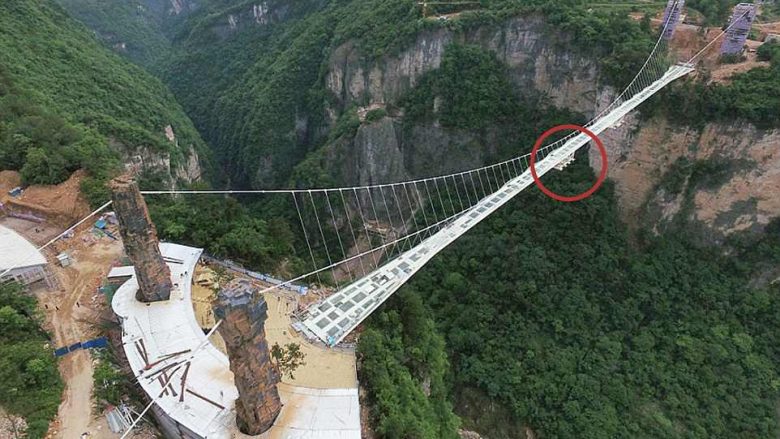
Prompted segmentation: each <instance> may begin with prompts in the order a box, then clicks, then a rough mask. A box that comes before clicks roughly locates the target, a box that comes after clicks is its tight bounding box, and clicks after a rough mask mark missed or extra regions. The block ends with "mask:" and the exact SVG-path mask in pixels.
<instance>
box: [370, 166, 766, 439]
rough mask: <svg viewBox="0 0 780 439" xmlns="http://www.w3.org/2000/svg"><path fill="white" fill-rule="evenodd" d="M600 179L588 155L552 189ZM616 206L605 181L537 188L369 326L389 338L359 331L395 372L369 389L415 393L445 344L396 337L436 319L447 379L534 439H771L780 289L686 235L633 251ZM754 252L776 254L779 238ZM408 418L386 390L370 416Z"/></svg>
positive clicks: (377, 373) (426, 272) (429, 417)
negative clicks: (551, 194)
mask: <svg viewBox="0 0 780 439" xmlns="http://www.w3.org/2000/svg"><path fill="white" fill-rule="evenodd" d="M593 178H594V176H593V174H592V171H591V170H590V169H589V168H587V167H586V165H585V164H583V163H581V162H579V161H578V162H577V163H576V164H575V166H574V168H572V169H570V170H567V172H566V173H563V174H556V176H555V177H553V181H552V182H551V187H552V188H554V190H556V191H559V192H561V193H570V192H571V193H574V192H578V191H581V190H584V189H585V188H586V187H587V186H588V185H589V183H588V182H590V181H592V180H593ZM616 210H617V206H616V204H615V197H614V193H613V191H612V189H611V187H610V185H607V186H606V187H605V188H604V189H603V190H601V191H600V192H599V193H597V194H596V195H595V196H593V197H592V198H590V199H588V200H587V201H584V202H581V203H576V204H570V205H567V204H561V203H556V202H554V201H552V200H550V199H548V198H546V197H545V196H544V195H542V194H541V193H540V192H538V191H528V192H525V193H523V194H521V195H520V196H519V197H518V198H517V199H515V200H513V201H512V202H510V204H509V205H507V206H505V208H504V209H502V210H500V211H499V212H498V213H497V214H496V215H494V216H493V217H491V218H489V219H488V220H486V221H485V223H483V224H481V225H479V226H478V227H477V228H475V229H474V230H472V231H470V232H469V233H468V234H467V235H465V236H464V237H463V238H462V239H461V240H459V241H458V242H456V243H455V244H454V245H453V246H452V247H451V248H449V249H447V250H446V251H445V252H444V253H442V254H441V255H439V256H437V258H436V259H434V260H433V261H432V262H431V263H430V265H429V266H427V267H426V268H424V269H423V270H422V271H421V272H420V273H419V274H417V275H416V276H415V278H414V279H413V280H412V282H411V283H410V284H409V286H407V287H404V289H403V290H402V292H401V293H400V294H399V297H397V298H395V299H392V300H391V302H390V304H389V305H388V306H387V308H388V310H387V311H385V313H382V314H379V315H377V316H375V317H374V318H373V320H372V322H371V324H370V325H369V327H370V328H371V329H370V330H369V331H374V330H379V331H380V332H381V333H382V334H383V335H382V336H379V335H377V334H374V333H373V332H369V334H370V337H366V338H361V341H360V349H361V352H370V353H371V354H372V357H382V358H388V359H393V360H392V361H393V362H394V363H393V366H392V368H391V366H390V365H389V364H386V365H384V366H383V367H382V368H380V369H376V367H377V366H373V363H372V366H371V368H368V369H364V370H363V374H364V378H363V379H364V380H365V381H366V382H368V383H370V386H372V389H373V390H372V394H374V395H387V394H388V393H390V392H391V389H397V391H398V392H412V391H413V388H414V385H413V383H415V382H416V383H417V385H419V383H421V382H423V381H424V378H425V377H426V376H427V374H429V373H431V371H430V370H429V366H427V364H435V363H420V362H419V361H418V360H417V358H418V357H419V356H420V355H422V356H428V355H432V356H435V355H438V354H437V352H438V351H437V350H438V349H439V347H437V346H430V345H429V344H428V343H427V342H425V341H424V340H426V339H431V338H433V339H435V338H436V337H437V336H436V335H431V334H428V335H426V337H420V336H418V337H414V338H404V340H405V343H404V344H402V346H404V349H405V352H406V353H403V352H398V351H397V349H399V348H398V347H395V346H397V343H398V341H396V340H397V338H398V337H399V336H398V335H394V334H395V333H394V332H393V331H403V330H406V329H405V328H406V327H407V326H409V327H412V328H414V327H419V325H427V326H426V327H427V328H430V330H431V331H433V332H435V334H439V336H441V337H443V338H444V341H445V345H446V351H447V353H448V354H449V358H450V362H451V364H452V368H453V371H452V374H451V377H452V381H451V382H450V385H451V386H453V387H454V388H455V389H459V388H463V387H476V388H479V389H481V391H482V392H483V393H484V394H486V395H487V396H488V397H489V398H490V399H491V400H497V401H501V402H502V403H503V404H505V405H506V406H507V407H509V409H510V411H511V412H512V414H513V415H514V416H515V417H516V418H517V419H519V420H522V421H523V422H524V423H526V424H527V425H529V426H531V428H532V429H533V430H534V431H536V432H537V433H538V434H539V437H582V438H613V437H637V438H643V437H647V438H651V437H653V438H657V437H666V438H693V437H725V436H729V437H740V438H773V437H776V435H777V431H778V422H777V416H776V408H777V403H778V388H779V387H778V386H780V368H778V359H780V357H778V355H780V347H779V346H780V345H778V340H777V334H778V333H780V332H779V331H780V319H778V315H777V313H776V309H777V307H778V305H780V304H778V303H777V302H778V299H777V297H778V296H777V293H778V291H777V287H776V286H775V287H772V288H771V289H770V290H764V289H753V288H750V287H748V286H747V285H748V282H747V280H748V279H749V278H750V276H751V274H752V270H753V269H755V268H756V266H755V265H753V264H745V263H743V262H742V261H744V260H746V259H749V260H754V261H755V258H753V257H751V256H749V255H748V253H750V254H753V253H754V252H755V250H754V249H750V250H745V251H746V252H747V253H742V254H740V255H739V256H738V257H724V256H722V255H719V254H718V252H717V251H716V250H713V249H702V248H697V247H695V246H692V245H691V244H690V243H689V242H688V239H687V237H686V236H684V235H668V236H662V237H657V236H647V237H645V238H644V239H643V240H642V242H641V243H640V246H639V247H638V248H637V247H632V245H631V244H630V243H629V241H628V238H627V232H626V229H625V226H624V225H622V224H620V223H619V222H618V220H617V219H616V218H617V212H616ZM778 224H780V222H778ZM755 244H756V243H753V244H751V246H752V245H755ZM757 247H760V248H761V249H762V250H760V252H761V258H764V260H767V259H768V260H773V261H775V263H776V262H777V261H780V240H778V237H777V235H769V237H768V238H766V239H764V240H762V241H761V243H760V244H758V246H757ZM417 301H420V302H423V303H424V304H425V306H424V309H425V310H424V311H423V310H421V309H420V307H421V305H419V304H417V303H415V302H417ZM412 310H414V311H412ZM398 315H400V316H404V317H403V319H404V322H403V323H399V322H395V321H394V319H396V320H397V319H398V317H397V316H398ZM431 319H433V320H434V321H435V323H436V324H435V326H430V324H429V323H427V322H429V321H430V320H431ZM396 327H397V328H399V329H394V328H396ZM374 328H376V329H374ZM402 328H403V329H402ZM433 328H435V330H434V329H433ZM377 338H381V340H382V341H379V340H377ZM386 361H388V360H386ZM388 374H389V375H390V376H391V377H396V378H393V380H389V379H388V378H385V376H387V375H388ZM404 375H409V376H411V377H416V381H412V382H411V383H406V382H404V381H401V378H400V377H402V376H404ZM406 380H408V378H407V379H406ZM409 386H411V389H409V390H401V389H406V388H407V387H409ZM374 387H376V388H374ZM377 397H380V396H377ZM430 403H431V404H437V403H436V399H435V398H431V401H430ZM402 409H403V406H402V405H401V403H400V402H399V401H397V400H396V399H394V398H390V397H389V396H387V397H384V400H383V401H382V403H381V404H377V405H376V406H375V407H374V410H375V411H374V412H372V414H373V415H374V416H375V417H376V419H377V422H378V424H379V425H384V424H393V423H394V422H401V420H402V419H405V417H409V416H413V415H411V414H407V413H405V412H403V411H402ZM413 417H414V422H413V423H412V425H418V424H419V425H425V424H426V423H431V422H438V421H436V420H437V419H442V418H441V414H436V415H433V414H430V413H425V412H420V413H416V414H414V416H413ZM464 422H465V423H466V426H469V425H470V424H472V423H474V422H475V421H472V420H467V419H464ZM499 422H508V420H506V421H499ZM439 425H441V428H444V426H445V425H450V424H449V421H447V423H446V424H445V423H441V424H439ZM483 427H485V426H484V425H483ZM500 427H501V425H491V426H488V428H491V429H495V430H496V431H498V430H499V429H500ZM484 433H485V434H487V435H488V436H489V437H494V436H490V432H488V431H486V432H484ZM515 433H516V432H515ZM518 436H519V434H511V435H509V436H508V437H518ZM383 437H394V436H392V435H383ZM420 437H423V436H420ZM425 437H434V436H425ZM435 437H448V436H446V435H444V434H442V435H440V436H435Z"/></svg>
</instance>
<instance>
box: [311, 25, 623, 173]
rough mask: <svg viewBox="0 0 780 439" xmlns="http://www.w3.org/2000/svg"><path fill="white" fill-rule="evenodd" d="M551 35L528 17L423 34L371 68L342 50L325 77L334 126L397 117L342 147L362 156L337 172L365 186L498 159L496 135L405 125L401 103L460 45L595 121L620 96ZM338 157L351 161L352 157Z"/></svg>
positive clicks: (592, 65) (364, 129) (369, 126)
mask: <svg viewBox="0 0 780 439" xmlns="http://www.w3.org/2000/svg"><path fill="white" fill-rule="evenodd" d="M548 32H549V30H548V29H547V28H546V27H545V24H544V22H543V21H542V20H541V19H540V18H537V17H528V18H515V19H512V20H509V21H507V22H505V23H503V24H501V25H490V26H482V27H476V28H473V29H470V30H466V31H460V30H458V31H454V30H451V29H448V28H438V29H432V30H427V31H423V32H421V33H420V34H419V35H418V36H417V38H416V40H415V41H414V42H413V43H412V44H411V45H409V46H408V47H406V48H405V49H404V50H402V51H400V53H398V54H395V55H389V56H384V57H381V58H379V59H372V60H370V61H367V60H366V59H367V57H366V56H365V55H364V54H363V53H361V51H360V49H359V48H357V47H356V45H355V44H354V43H353V42H347V43H345V44H342V45H341V46H339V47H337V48H336V49H335V50H334V51H333V52H332V54H331V56H330V60H329V63H328V69H327V73H326V75H325V84H326V87H327V89H328V91H329V92H330V93H331V94H332V99H331V102H332V104H331V106H330V107H329V108H328V109H327V111H326V113H327V115H328V117H330V119H331V122H333V123H335V119H336V118H337V117H338V115H341V114H343V112H345V111H347V110H348V109H349V108H352V107H360V108H387V109H389V110H391V111H389V116H387V117H386V118H384V120H381V121H374V122H370V123H364V124H363V125H362V126H361V127H360V128H359V129H358V130H357V134H356V136H355V137H354V139H353V140H352V142H350V143H349V144H347V145H344V144H343V143H341V144H339V145H337V146H338V147H339V148H342V149H344V148H346V150H350V151H354V152H355V154H353V156H354V157H355V158H354V159H352V160H349V159H348V160H346V161H344V160H342V161H340V162H339V163H338V164H337V165H336V166H339V167H341V169H340V171H339V173H340V174H342V175H345V176H347V180H348V181H350V182H355V183H359V184H368V183H377V182H388V181H398V180H401V179H403V178H406V177H420V176H428V175H433V174H437V173H444V172H452V171H457V170H463V169H468V168H469V167H474V166H480V165H482V164H484V163H485V161H486V159H487V158H488V157H490V156H491V154H493V153H494V152H495V151H494V148H495V144H496V142H495V140H496V137H497V136H498V133H497V131H496V130H493V129H487V130H485V132H483V133H481V134H480V135H475V134H474V133H472V132H469V131H467V130H461V129H453V128H443V127H441V126H440V125H439V124H438V123H436V122H434V123H431V124H417V125H414V126H412V127H406V128H404V127H403V126H402V125H403V108H398V107H399V106H400V103H399V102H400V100H401V99H402V98H403V97H404V96H405V95H406V94H407V93H408V92H409V91H410V90H412V89H413V88H414V87H415V86H417V85H418V84H419V81H420V79H421V78H422V77H423V75H425V74H426V73H428V72H431V71H433V70H435V69H437V68H439V66H440V65H441V62H442V58H443V56H444V54H445V50H446V49H447V46H448V45H450V44H452V43H459V44H468V45H474V46H479V47H481V48H483V49H485V50H488V51H491V52H493V53H495V55H496V57H497V58H498V59H499V60H501V61H502V62H503V63H505V64H506V66H507V67H508V70H509V76H510V79H511V81H512V82H513V84H514V85H515V87H516V89H517V90H520V91H523V93H524V94H528V95H530V94H536V95H538V94H540V93H541V94H543V95H545V96H546V97H547V99H548V100H549V102H550V103H552V104H554V105H556V106H559V107H564V108H569V109H572V110H574V111H576V112H579V113H582V114H585V115H592V114H593V113H594V112H595V110H596V109H597V108H598V107H599V106H600V104H601V103H602V102H603V101H605V100H607V101H608V97H609V96H611V95H613V94H614V91H613V90H612V89H611V88H610V87H607V86H605V85H603V84H602V83H601V82H600V77H599V72H598V68H597V65H596V62H595V61H594V60H592V59H589V58H587V57H584V56H582V55H578V54H575V53H573V52H569V51H566V50H559V48H557V47H555V46H556V44H555V43H553V42H552V41H551V39H550V35H549V34H548ZM393 109H397V111H393ZM529 146H530V145H529ZM337 155H338V156H339V157H349V156H350V155H349V154H345V153H344V151H342V153H341V154H337ZM372 158H381V162H375V160H374V159H372Z"/></svg>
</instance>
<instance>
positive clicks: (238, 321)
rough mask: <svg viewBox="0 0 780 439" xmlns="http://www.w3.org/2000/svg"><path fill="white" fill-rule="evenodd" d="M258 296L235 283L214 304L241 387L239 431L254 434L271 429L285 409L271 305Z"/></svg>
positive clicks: (240, 282)
mask: <svg viewBox="0 0 780 439" xmlns="http://www.w3.org/2000/svg"><path fill="white" fill-rule="evenodd" d="M255 293H256V291H255V289H254V288H253V287H252V284H251V283H249V282H248V281H246V280H235V281H233V282H231V283H230V284H228V285H227V286H225V287H224V288H223V289H222V290H221V291H220V292H219V294H218V296H217V300H216V302H215V303H214V315H215V316H217V318H219V319H221V320H222V324H221V325H220V326H219V333H220V335H221V336H222V338H223V339H224V340H225V345H226V347H227V354H228V358H229V359H230V370H231V371H232V372H233V375H234V376H235V383H236V387H237V388H238V400H236V415H237V416H236V421H237V423H238V428H239V429H240V430H241V431H242V432H243V433H246V434H250V435H257V434H261V433H263V432H265V431H266V430H268V429H269V428H271V426H272V425H273V423H274V420H276V417H277V416H278V415H279V412H280V411H281V410H282V404H281V401H280V400H279V392H278V390H277V388H276V385H277V384H278V383H279V381H280V378H279V373H278V371H277V370H276V367H275V366H274V365H273V364H272V363H271V358H270V351H269V349H268V342H267V341H266V338H265V328H264V325H265V320H266V318H267V311H268V305H267V304H266V302H265V300H264V299H263V296H262V295H260V294H255Z"/></svg>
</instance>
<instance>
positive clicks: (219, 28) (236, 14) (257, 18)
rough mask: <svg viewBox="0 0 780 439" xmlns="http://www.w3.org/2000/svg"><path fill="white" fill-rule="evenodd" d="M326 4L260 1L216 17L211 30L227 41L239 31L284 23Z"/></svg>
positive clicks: (314, 0)
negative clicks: (303, 12) (302, 12)
mask: <svg viewBox="0 0 780 439" xmlns="http://www.w3.org/2000/svg"><path fill="white" fill-rule="evenodd" d="M325 4H326V2H325V1H324V0H306V1H301V0H299V1H298V2H290V1H287V0H258V1H257V2H254V3H250V4H248V5H245V6H242V7H241V8H231V9H230V12H229V13H226V14H224V15H222V16H219V17H216V19H215V20H214V22H213V24H211V26H210V28H211V31H212V32H213V33H214V34H215V35H217V37H219V38H220V39H227V38H230V37H231V36H232V35H233V34H235V33H236V32H238V31H241V30H244V29H249V28H257V27H264V26H268V25H272V24H275V23H282V22H284V21H287V20H289V19H290V18H292V17H293V16H298V15H301V11H302V10H303V11H307V10H314V9H319V8H321V7H323V6H324V5H325Z"/></svg>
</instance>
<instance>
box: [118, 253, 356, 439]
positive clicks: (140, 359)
mask: <svg viewBox="0 0 780 439" xmlns="http://www.w3.org/2000/svg"><path fill="white" fill-rule="evenodd" d="M160 250H161V252H162V254H163V256H164V257H165V259H166V260H167V261H169V262H168V266H169V267H170V269H171V278H172V280H173V283H174V284H178V287H177V288H175V291H173V292H172V294H171V299H170V300H169V301H166V302H158V303H152V304H145V303H141V302H138V301H137V300H136V299H135V293H136V290H137V288H138V284H137V282H136V279H135V277H134V276H133V277H132V278H130V279H129V280H128V281H127V282H125V283H124V284H122V285H121V286H120V287H119V289H118V290H117V292H116V294H115V295H114V299H113V302H112V307H113V309H114V311H115V312H116V314H117V315H118V316H119V317H120V318H121V320H122V330H123V334H122V342H123V345H124V351H125V354H126V355H127V358H128V361H129V363H130V366H131V368H132V369H133V371H134V374H135V376H136V379H138V381H139V383H140V384H141V387H143V389H144V391H145V392H146V393H147V394H148V395H149V396H150V397H152V398H154V397H156V396H157V395H159V394H160V393H161V392H164V393H163V396H162V397H161V398H160V399H158V401H157V405H158V406H159V407H160V408H161V409H162V410H163V411H164V412H165V413H167V414H168V415H169V417H170V418H172V419H173V420H174V421H176V422H177V423H179V424H181V425H182V426H184V427H186V428H187V429H188V430H191V431H192V432H194V433H196V434H197V435H199V436H201V437H203V438H208V439H227V438H236V437H248V436H245V435H243V434H241V433H239V432H238V431H237V428H236V427H235V400H236V398H237V396H238V391H237V390H236V387H235V385H234V383H233V374H232V372H230V368H229V362H228V358H227V357H226V356H225V355H224V354H223V353H222V352H220V351H218V350H217V349H216V348H215V347H214V346H213V345H211V343H208V342H206V335H205V334H204V333H203V331H202V330H201V328H200V327H199V326H198V323H197V321H196V319H195V314H194V311H193V307H192V302H191V290H190V286H191V281H192V280H191V278H192V274H193V273H194V271H195V265H196V263H197V262H198V259H199V258H200V255H201V253H202V250H201V249H197V248H192V247H186V246H182V245H176V244H166V243H163V244H160ZM174 261H175V262H174ZM129 271H132V270H128V269H121V270H117V272H121V273H127V272H129ZM185 273H186V274H185ZM204 342H205V343H206V344H205V346H204V347H203V348H202V349H201V350H199V351H197V352H196V353H195V354H194V355H193V352H194V351H195V350H196V349H197V348H198V347H199V346H201V345H203V343H204ZM169 379H170V382H169V383H168V385H167V386H166V387H165V390H164V391H163V384H164V383H165V382H166V381H168V380H169ZM279 390H280V397H281V400H282V403H283V404H284V405H283V408H282V412H281V413H280V415H279V417H278V418H277V420H276V422H275V424H274V426H273V427H272V428H271V430H270V431H269V432H266V433H265V434H263V435H262V436H258V437H263V438H286V439H296V438H322V439H326V438H333V439H359V438H360V406H359V403H358V389H357V388H356V387H355V388H345V389H309V388H304V387H296V386H291V385H287V384H280V385H279Z"/></svg>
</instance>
